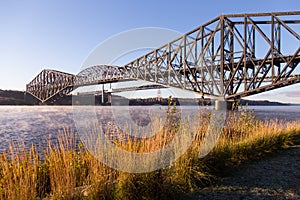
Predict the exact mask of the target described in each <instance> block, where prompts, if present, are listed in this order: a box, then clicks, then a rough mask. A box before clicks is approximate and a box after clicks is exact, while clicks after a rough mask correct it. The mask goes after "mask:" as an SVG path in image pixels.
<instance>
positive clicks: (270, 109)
mask: <svg viewBox="0 0 300 200" xmlns="http://www.w3.org/2000/svg"><path fill="white" fill-rule="evenodd" d="M157 108H158V107H157ZM165 108H167V107H165ZM205 108H206V107H195V106H185V107H182V108H180V109H182V110H184V111H185V113H190V115H191V116H192V115H194V114H196V113H197V112H199V109H205ZM121 109H123V108H121ZM155 109H156V108H155V107H153V106H131V107H130V108H129V115H130V116H131V117H132V118H133V119H135V118H137V123H141V121H140V120H138V118H139V117H143V118H144V119H145V120H144V123H145V125H147V123H149V122H148V121H149V120H151V117H150V118H149V116H147V113H149V114H150V115H153V114H155V111H154V110H155ZM159 109H164V107H160V108H159ZM208 109H212V107H208ZM248 109H249V110H251V109H254V114H255V115H256V117H257V118H258V119H260V120H269V119H279V120H287V121H293V120H300V106H249V107H248ZM111 110H112V109H110V107H103V106H96V107H95V112H96V115H97V118H98V120H99V121H101V122H102V123H103V124H104V125H105V124H108V123H109V122H110V121H112V120H113V115H112V112H111ZM142 111H143V112H142ZM139 114H140V115H139ZM118 120H119V122H118V123H120V120H122V119H118ZM147 120H148V121H147ZM139 125H140V124H139ZM64 130H68V131H70V132H72V133H75V134H76V127H75V123H74V121H73V108H72V106H0V152H3V151H5V150H8V146H9V142H11V141H13V142H17V143H18V142H24V144H25V146H26V147H27V148H28V147H29V146H30V145H31V144H34V145H36V146H37V148H38V149H40V150H41V149H43V148H45V147H46V146H47V144H48V141H49V139H50V140H52V141H53V142H55V141H56V139H57V135H58V132H59V131H61V132H62V131H64Z"/></svg>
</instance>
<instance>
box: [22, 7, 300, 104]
mask: <svg viewBox="0 0 300 200" xmlns="http://www.w3.org/2000/svg"><path fill="white" fill-rule="evenodd" d="M299 62H300V11H296V12H276V13H256V14H231V15H221V16H219V17H217V18H215V19H213V20H211V21H209V22H207V23H205V24H203V25H202V26H200V27H198V28H196V29H194V30H192V31H190V32H188V33H186V34H184V35H183V36H181V37H179V38H177V39H175V40H173V41H171V42H169V43H167V44H165V45H163V46H162V47H160V48H157V49H155V50H153V51H151V52H149V53H147V54H145V55H143V56H141V57H139V58H137V59H135V60H133V61H132V62H130V63H128V64H126V65H123V66H108V65H97V66H91V67H89V68H86V69H84V70H82V71H81V72H80V73H79V74H78V75H76V76H75V75H72V74H68V73H64V72H59V71H55V70H43V71H42V72H41V73H40V74H38V75H37V76H36V77H35V78H34V79H33V80H32V81H31V82H30V83H28V84H27V85H26V91H27V92H28V93H30V94H32V95H33V96H35V97H36V98H38V99H39V100H40V101H41V102H45V101H48V100H49V99H51V98H53V97H54V96H57V95H60V94H67V93H69V92H70V91H72V90H73V89H74V87H79V86H83V85H93V84H105V83H109V82H116V81H120V80H143V81H147V82H150V83H151V84H157V85H161V86H163V87H172V88H179V89H183V90H187V91H193V92H197V93H200V94H208V95H213V96H223V97H225V98H226V99H236V98H241V97H245V96H249V95H252V94H257V93H261V92H265V91H269V90H273V89H276V88H280V87H285V86H288V85H292V84H295V83H300V67H299Z"/></svg>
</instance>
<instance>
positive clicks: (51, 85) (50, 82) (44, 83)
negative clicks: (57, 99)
mask: <svg viewBox="0 0 300 200" xmlns="http://www.w3.org/2000/svg"><path fill="white" fill-rule="evenodd" d="M74 79H75V76H74V75H73V74H68V73H64V72H60V71H56V70H47V69H45V70H43V71H42V72H41V73H39V74H38V75H37V76H36V77H35V78H34V79H33V80H32V81H31V82H30V83H28V84H27V85H26V92H28V93H30V94H31V95H33V96H34V97H36V98H37V99H39V100H40V101H41V102H45V101H47V100H49V99H50V98H52V97H54V96H56V95H58V94H68V93H69V92H71V91H72V90H73V85H74Z"/></svg>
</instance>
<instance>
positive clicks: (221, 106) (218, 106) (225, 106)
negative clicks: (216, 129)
mask: <svg viewBox="0 0 300 200" xmlns="http://www.w3.org/2000/svg"><path fill="white" fill-rule="evenodd" d="M231 107H232V103H231V102H229V101H225V100H216V101H215V110H231Z"/></svg>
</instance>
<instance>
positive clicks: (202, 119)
mask: <svg viewBox="0 0 300 200" xmlns="http://www.w3.org/2000/svg"><path fill="white" fill-rule="evenodd" d="M168 112H169V114H171V115H175V114H176V111H175V110H169V111H168ZM210 117H211V116H210V113H209V112H206V113H200V114H199V116H198V117H197V118H195V119H191V121H190V123H189V124H188V126H187V125H184V124H183V125H181V126H179V125H178V123H179V121H180V119H178V118H175V121H174V118H170V119H169V122H168V123H167V126H163V127H159V128H158V129H157V127H156V129H155V130H160V132H159V133H158V134H156V135H155V136H153V137H151V138H149V139H147V140H135V139H132V138H128V140H123V141H118V140H115V141H114V142H115V145H117V146H119V147H120V148H123V149H126V150H127V151H131V152H139V153H140V152H151V151H154V150H157V149H160V148H162V147H164V146H165V145H166V144H168V143H169V142H170V140H171V139H173V138H174V135H176V134H183V135H184V134H189V133H191V132H193V133H195V140H194V142H193V143H192V145H191V146H190V148H189V149H188V151H187V152H186V153H185V154H184V155H182V156H181V157H180V158H179V159H177V160H176V162H175V163H172V164H170V166H168V167H165V168H163V169H159V170H156V171H153V172H149V173H140V174H130V173H126V172H121V171H117V170H114V169H112V168H109V167H107V166H105V165H104V164H102V163H101V162H99V161H98V160H97V159H95V158H94V157H93V156H92V155H91V154H90V153H89V152H88V151H87V150H86V149H85V148H84V147H83V146H82V145H79V148H76V144H75V141H76V138H75V136H74V135H73V134H72V133H70V132H68V131H65V132H63V133H60V134H59V142H58V144H51V143H49V145H48V148H46V149H45V152H44V154H45V156H44V159H41V156H40V155H39V154H38V153H37V152H36V151H35V148H34V147H32V148H31V149H30V150H25V149H21V150H20V149H18V148H17V145H16V144H12V145H11V147H10V151H8V152H5V153H3V154H2V155H1V157H0V196H1V199H43V198H51V199H176V198H177V199H181V198H187V197H188V196H189V193H191V192H193V191H195V190H197V189H199V188H201V187H204V186H207V185H209V184H213V182H214V181H215V180H216V179H218V178H219V177H222V176H225V175H226V174H227V173H228V172H229V171H230V169H232V168H233V167H237V166H239V165H240V164H242V163H243V161H246V160H250V159H258V158H260V157H262V156H263V155H265V154H267V153H270V152H274V151H276V150H277V149H282V148H286V147H288V146H290V145H294V144H300V121H295V122H288V123H286V122H282V121H278V120H273V121H268V122H262V121H258V120H256V119H255V118H254V115H253V114H252V113H251V112H249V111H246V110H241V111H239V112H234V113H231V114H230V115H229V116H228V119H227V122H226V124H225V126H224V129H223V132H222V133H221V136H220V138H219V140H218V142H217V144H216V145H215V147H214V148H213V150H212V151H211V152H210V153H209V154H208V155H207V156H206V157H204V158H199V153H200V152H199V151H200V149H201V145H203V141H204V138H205V136H207V135H206V134H207V131H206V130H207V128H208V126H209V124H210V123H209V122H210ZM157 120H158V121H157V123H153V124H154V126H160V125H161V124H160V123H159V119H157ZM178 148H180V147H178ZM124 160H125V162H126V158H124Z"/></svg>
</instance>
